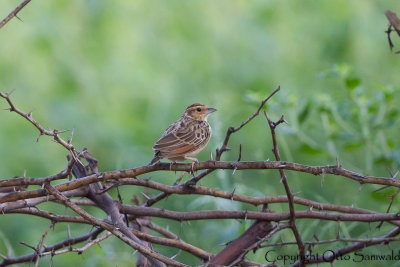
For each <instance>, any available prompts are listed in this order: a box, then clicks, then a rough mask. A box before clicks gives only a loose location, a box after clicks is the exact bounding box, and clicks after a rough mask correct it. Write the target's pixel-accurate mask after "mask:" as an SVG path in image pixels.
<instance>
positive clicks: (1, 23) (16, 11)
mask: <svg viewBox="0 0 400 267" xmlns="http://www.w3.org/2000/svg"><path fill="white" fill-rule="evenodd" d="M30 1H31V0H24V1H23V2H22V3H21V4H19V5H18V6H17V7H16V8H15V9H14V10H13V11H11V13H10V14H8V16H7V17H5V18H4V19H3V20H2V21H1V22H0V29H1V28H2V27H3V26H4V25H6V24H7V23H8V22H9V21H10V20H11V19H12V18H14V17H16V18H17V19H19V20H20V18H19V17H18V16H17V15H18V13H19V12H20V11H21V9H23V8H24V7H25V6H26V5H27V4H28V3H29V2H30Z"/></svg>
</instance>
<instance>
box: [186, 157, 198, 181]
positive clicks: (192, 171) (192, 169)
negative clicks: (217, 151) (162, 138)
mask: <svg viewBox="0 0 400 267" xmlns="http://www.w3.org/2000/svg"><path fill="white" fill-rule="evenodd" d="M185 159H190V160H191V161H193V162H192V165H191V168H190V174H191V175H193V176H194V166H195V165H196V164H198V163H199V161H198V160H197V159H196V158H192V157H185Z"/></svg>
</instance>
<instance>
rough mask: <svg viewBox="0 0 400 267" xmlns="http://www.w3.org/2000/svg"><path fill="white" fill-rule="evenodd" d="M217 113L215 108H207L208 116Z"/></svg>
mask: <svg viewBox="0 0 400 267" xmlns="http://www.w3.org/2000/svg"><path fill="white" fill-rule="evenodd" d="M215 111H217V110H216V109H215V108H207V110H206V114H207V115H208V114H210V113H213V112H215Z"/></svg>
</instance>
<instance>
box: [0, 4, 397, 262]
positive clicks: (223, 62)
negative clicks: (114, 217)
mask: <svg viewBox="0 0 400 267" xmlns="http://www.w3.org/2000/svg"><path fill="white" fill-rule="evenodd" d="M16 4H17V2H16V1H9V0H3V1H1V2H0V15H1V17H5V16H6V15H7V14H8V13H9V12H10V11H11V10H12V9H13V8H15V6H16ZM386 9H390V10H392V11H394V12H397V13H398V14H399V13H400V6H399V2H398V1H394V0H393V1H378V0H375V1H362V0H354V1H345V0H338V1H328V0H325V1H315V0H304V1H277V0H275V1H272V0H269V1H261V0H258V1H250V2H247V1H211V0H207V1H155V0H154V1H118V2H115V1H113V2H112V1H95V0H85V1H78V0H71V1H32V2H31V3H30V4H29V5H28V6H26V7H25V8H24V9H23V11H22V12H21V13H20V14H19V16H20V17H21V19H22V20H23V22H20V21H18V20H17V19H13V20H12V21H11V22H10V23H9V24H7V25H6V26H5V27H4V28H3V29H1V31H0V38H1V42H0V90H1V91H3V92H5V91H10V90H12V89H16V91H15V92H14V94H13V95H12V97H13V100H14V101H15V103H16V105H17V106H18V107H20V108H21V109H22V110H24V111H26V112H28V111H29V110H31V109H33V115H34V118H35V119H37V120H38V121H39V122H40V123H41V124H42V125H43V126H45V127H47V128H49V129H54V128H56V129H60V130H61V129H72V128H74V130H75V134H74V144H75V146H76V147H77V148H81V147H82V146H87V147H88V148H89V149H90V151H91V152H92V154H93V155H94V156H95V157H96V158H97V159H98V160H99V163H100V169H101V170H102V171H109V170H115V169H121V168H132V167H136V166H140V165H143V164H147V163H148V162H149V161H150V160H151V158H152V149H151V147H152V145H153V143H154V142H155V141H156V140H157V139H158V138H159V136H160V134H161V133H162V132H163V131H164V129H165V128H166V127H167V126H168V125H169V124H170V123H171V122H173V121H174V120H175V119H177V118H178V117H179V116H180V115H181V113H182V111H183V110H184V108H185V107H186V106H188V105H190V104H192V103H195V102H200V103H205V104H208V105H209V106H212V107H215V108H217V109H218V112H217V113H215V114H213V115H212V116H211V117H210V120H209V121H210V124H211V125H212V127H213V138H212V139H211V142H210V143H209V145H208V147H207V148H206V149H205V150H204V151H203V152H202V153H201V154H200V155H199V159H201V160H207V159H209V157H210V152H214V151H215V148H216V147H218V146H219V145H220V144H221V142H222V140H223V137H224V135H225V131H226V129H227V128H228V127H229V126H236V125H238V124H239V123H240V122H241V121H243V120H244V119H246V118H247V117H248V116H249V115H250V114H252V113H253V112H254V111H255V109H256V107H257V105H258V104H259V102H260V101H261V100H262V99H263V98H264V97H266V96H267V95H268V94H269V93H270V92H272V91H273V90H274V89H275V88H276V87H277V86H278V85H280V86H281V88H282V90H281V92H279V94H278V95H277V96H275V97H274V98H273V99H271V101H270V102H268V104H267V106H268V107H267V109H268V112H269V114H270V116H271V117H272V118H275V119H278V118H279V117H280V116H281V115H282V114H283V115H285V118H286V120H287V121H288V123H289V124H288V125H283V126H282V127H280V128H279V130H278V135H279V136H278V139H279V146H280V149H281V153H282V158H283V159H284V160H289V161H295V162H298V163H304V164H313V165H328V164H335V163H336V158H337V159H338V160H339V162H340V163H341V164H342V165H343V167H345V168H347V169H350V170H353V171H357V172H361V173H364V174H368V175H375V176H389V175H390V174H389V173H388V168H389V169H391V170H392V171H393V172H395V171H396V170H397V169H398V168H399V165H400V141H399V138H398V136H399V130H400V122H399V120H398V117H399V111H400V105H399V103H400V95H399V94H400V93H399V92H400V86H399V84H400V75H399V67H400V55H395V54H392V53H390V51H389V48H388V42H387V37H386V36H385V34H384V32H383V31H384V30H386V28H387V26H388V22H387V20H386V18H385V16H384V14H383V12H384V11H385V10H386ZM394 41H395V44H396V43H397V44H398V45H399V44H400V41H399V38H394ZM397 48H398V49H399V46H397ZM0 108H1V109H4V108H7V104H6V103H5V101H0ZM37 134H38V132H37V130H36V129H34V127H32V126H31V125H29V123H28V122H26V121H24V120H23V119H22V118H20V117H18V116H17V115H16V114H11V113H7V112H6V111H2V112H0V162H1V165H0V166H1V168H0V179H7V178H11V177H13V176H16V175H18V176H21V175H23V173H24V170H26V174H27V176H29V177H41V176H47V175H50V174H54V173H56V172H59V171H60V170H62V169H63V168H64V167H65V164H66V160H65V156H66V154H67V153H66V151H65V149H63V148H62V147H61V146H59V145H57V144H55V143H54V142H52V141H51V139H49V138H47V137H41V139H40V141H39V142H36V137H37ZM68 134H69V133H66V134H65V137H66V138H68ZM270 139H271V138H270V135H269V131H268V129H267V124H266V121H265V118H263V117H262V116H259V117H258V118H256V119H255V120H254V121H253V122H252V123H251V124H250V125H248V126H246V127H245V128H244V129H243V130H241V131H240V132H239V133H237V134H235V135H234V136H232V139H231V144H230V146H231V147H232V151H231V152H229V153H226V154H225V155H224V156H223V159H224V160H235V159H236V158H237V153H238V148H239V144H242V146H243V156H242V160H265V159H267V158H269V159H273V154H272V152H271V141H270ZM177 175H179V174H177ZM177 175H175V174H173V173H165V172H163V173H157V174H152V175H151V178H152V179H153V180H155V181H158V182H162V183H165V184H172V183H173V181H175V179H176V176H177ZM149 177H150V176H149ZM288 177H289V183H290V185H291V187H292V191H293V192H299V193H298V196H300V197H305V198H309V199H312V200H317V201H322V202H329V203H335V204H342V205H354V206H356V207H361V208H368V209H375V210H379V211H381V212H385V211H386V207H387V205H388V202H389V200H388V199H387V198H386V197H385V195H384V194H390V193H391V192H393V191H391V190H390V189H389V190H388V189H387V190H386V191H384V193H382V192H381V193H372V191H373V190H374V189H376V188H378V187H377V186H371V185H364V186H363V187H360V186H359V184H357V183H355V182H353V181H350V180H348V179H345V178H342V177H334V176H329V175H326V176H325V177H324V178H322V177H314V176H310V175H304V174H300V173H293V172H290V173H288ZM185 179H187V177H186V178H185ZM202 184H203V185H205V186H209V187H212V188H218V189H222V190H225V191H232V190H234V189H236V192H237V193H240V194H246V195H250V196H273V195H280V194H284V190H283V186H282V184H281V183H280V182H279V174H278V172H277V171H245V172H241V171H238V172H236V173H235V174H234V175H232V172H230V171H218V172H215V173H213V174H212V175H210V176H208V177H207V178H206V179H204V180H203V181H202ZM32 188H34V187H32ZM142 190H143V188H134V187H124V188H121V191H122V194H123V198H124V201H125V202H129V201H130V199H131V197H132V195H133V194H139V196H140V192H141V191H142ZM150 193H151V194H152V195H154V194H155V193H156V192H153V191H151V192H150ZM112 194H115V192H112ZM40 207H41V208H50V209H52V210H54V211H57V212H59V213H61V214H64V213H66V214H72V213H70V212H69V211H65V210H64V209H63V208H60V206H59V205H49V204H46V205H41V206H40ZM156 207H163V208H167V209H171V210H177V211H191V210H205V209H227V210H240V209H248V210H255V208H254V207H252V206H248V205H243V204H240V203H234V202H231V201H226V200H221V199H214V198H209V197H202V196H194V197H191V196H171V197H169V198H168V199H167V200H166V201H164V202H162V203H159V204H157V205H156ZM270 208H271V209H273V210H274V211H276V212H279V211H282V210H287V205H286V204H285V205H277V204H275V205H270ZM298 208H299V209H304V207H298ZM392 211H398V204H397V201H396V202H395V204H394V207H393V209H392ZM91 212H93V213H94V214H95V215H97V216H99V217H104V214H103V213H102V212H100V211H97V210H91ZM155 221H156V222H158V223H160V224H161V225H163V226H167V224H168V227H169V228H170V229H171V230H173V231H175V232H176V233H179V234H180V236H181V237H182V238H183V239H184V240H187V241H188V242H191V243H193V244H194V245H196V246H199V247H201V248H203V249H205V250H208V251H210V252H214V253H215V252H218V251H219V250H220V249H221V248H222V247H221V246H219V245H218V244H221V243H224V242H227V241H229V240H232V239H234V238H235V237H237V236H238V235H239V234H240V233H242V232H243V231H244V230H245V229H246V228H247V227H248V226H249V225H250V224H251V222H250V221H233V220H226V221H198V222H197V221H194V222H191V224H190V225H188V224H186V223H183V224H182V225H181V224H179V223H177V222H172V221H166V220H155ZM48 225H49V222H48V221H46V220H43V219H40V218H33V217H29V216H22V215H0V253H1V254H3V255H6V254H7V253H8V252H12V255H14V256H15V255H22V254H26V253H31V252H32V251H30V250H29V249H28V248H26V247H24V246H22V245H20V244H19V242H20V241H24V242H26V243H28V244H31V245H36V244H37V242H38V240H39V239H40V236H41V234H42V233H43V231H44V230H45V229H46V228H47V227H48ZM375 226H376V224H371V225H368V224H359V223H343V222H342V223H341V224H340V227H341V234H342V236H343V237H366V235H368V236H371V235H383V234H384V233H386V232H388V231H389V230H390V229H391V227H390V226H388V225H386V224H385V225H384V227H383V228H382V229H381V230H380V231H377V230H375ZM70 227H71V232H72V235H73V236H78V235H79V234H83V233H85V232H87V231H88V230H90V227H76V226H74V225H71V226H70ZM299 227H300V230H301V231H302V232H303V233H304V238H305V239H306V240H312V239H313V234H314V233H317V235H318V237H319V238H320V239H323V238H334V237H335V236H336V233H337V224H336V223H329V222H319V221H310V220H308V221H304V220H303V221H301V222H299ZM66 229H67V225H66V224H57V225H56V227H55V231H52V232H51V233H50V235H49V237H48V239H47V241H46V244H48V245H50V244H52V243H55V242H57V241H60V240H62V239H65V238H66ZM280 235H281V237H282V239H283V240H284V241H290V240H292V239H293V238H292V235H291V232H290V231H285V232H281V234H280ZM8 244H9V245H8ZM344 245H345V244H343V243H341V244H340V246H344ZM9 246H11V247H12V249H13V251H10V250H9V249H7V248H8V247H9ZM391 248H392V249H394V250H396V251H397V250H398V249H399V246H398V245H396V244H393V245H391ZM156 249H158V250H159V251H161V252H162V253H164V254H165V255H168V256H172V255H174V254H176V253H177V252H178V250H177V249H174V248H166V247H158V246H156ZM324 249H326V247H322V248H320V249H319V250H317V251H324ZM265 251H266V250H259V251H258V252H257V253H256V254H254V255H253V254H252V253H250V254H249V257H248V258H249V259H251V260H254V261H258V262H260V263H266V262H265V260H264V254H265ZM295 252H296V248H295V247H290V248H286V249H282V250H281V251H280V252H279V253H282V254H283V253H286V254H288V253H289V254H295ZM372 252H374V253H388V252H390V248H389V247H387V246H377V247H374V248H373V249H365V250H363V253H372ZM135 257H136V256H132V251H131V250H130V249H129V248H128V247H127V246H125V245H124V244H122V243H121V242H119V241H118V240H116V239H115V238H110V239H109V240H107V241H105V242H104V243H103V244H102V246H101V247H94V248H92V249H90V250H89V251H87V252H85V253H84V254H83V255H75V254H67V255H61V256H58V257H55V258H54V259H53V263H54V265H55V266H71V265H72V264H76V265H79V266H131V265H132V263H133V262H134V258H135ZM177 259H178V260H181V261H184V262H186V263H188V264H200V262H199V261H198V260H197V259H195V258H193V257H191V256H190V255H189V254H187V253H185V252H182V253H181V254H180V255H179V256H178V257H177ZM49 263H50V259H44V260H42V264H43V266H46V265H48V264H49ZM278 263H279V264H283V262H278ZM389 263H390V264H395V263H396V262H382V261H380V262H377V261H369V262H368V261H367V262H363V263H362V264H365V265H371V266H379V264H380V265H381V266H386V265H387V264H389ZM336 264H337V266H347V265H353V264H354V263H353V262H349V261H338V262H337V263H336ZM397 265H399V264H398V263H397Z"/></svg>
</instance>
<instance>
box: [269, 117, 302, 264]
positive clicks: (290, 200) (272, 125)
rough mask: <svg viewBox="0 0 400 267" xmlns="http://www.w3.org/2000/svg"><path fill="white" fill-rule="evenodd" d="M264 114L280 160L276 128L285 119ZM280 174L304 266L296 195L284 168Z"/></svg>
mask: <svg viewBox="0 0 400 267" xmlns="http://www.w3.org/2000/svg"><path fill="white" fill-rule="evenodd" d="M264 115H265V118H266V119H267V121H268V125H269V129H270V130H271V136H272V143H273V150H272V151H273V152H274V155H275V158H276V160H277V161H280V160H281V156H280V155H279V148H278V143H277V141H276V134H275V128H276V127H277V126H278V125H279V124H281V123H284V122H285V119H284V118H283V116H282V117H281V118H280V120H278V121H277V122H273V121H271V120H270V119H269V118H268V115H267V112H265V111H264ZM279 174H280V176H281V181H282V183H283V186H284V187H285V191H286V195H287V197H288V203H289V211H290V220H289V224H290V227H291V229H292V231H293V234H294V237H295V238H296V242H297V245H298V247H299V256H300V266H301V267H303V266H306V264H305V262H304V261H305V255H306V254H305V247H304V244H303V241H302V240H301V236H300V232H299V229H298V228H297V225H296V217H295V209H294V200H293V199H294V197H293V194H292V192H291V191H290V187H289V183H288V181H287V178H286V174H285V172H284V171H283V170H282V169H280V170H279Z"/></svg>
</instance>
